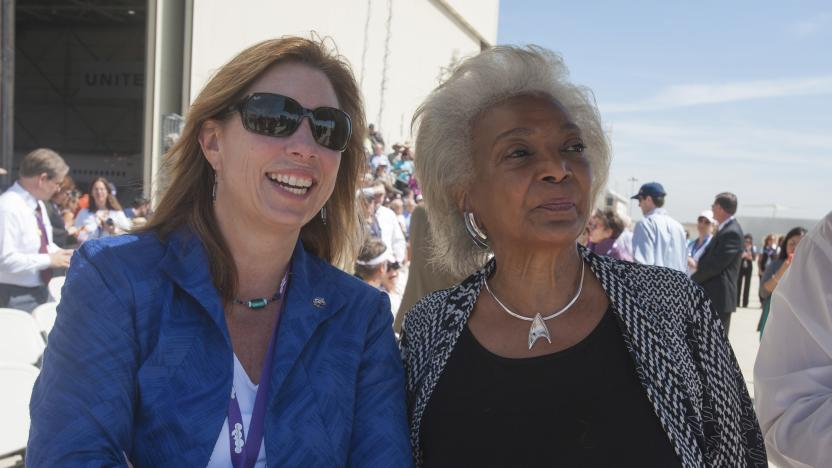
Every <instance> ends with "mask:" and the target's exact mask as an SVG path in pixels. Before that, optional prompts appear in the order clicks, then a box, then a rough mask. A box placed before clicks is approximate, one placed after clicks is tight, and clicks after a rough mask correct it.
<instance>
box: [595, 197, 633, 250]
mask: <svg viewBox="0 0 832 468" xmlns="http://www.w3.org/2000/svg"><path fill="white" fill-rule="evenodd" d="M588 227H589V244H588V245H587V248H589V250H590V251H592V252H595V253H597V254H598V255H606V256H608V257H612V258H617V259H618V260H626V261H628V262H632V261H633V257H632V256H630V254H629V253H627V249H625V248H624V246H623V245H621V244H619V242H618V238H619V237H620V236H621V233H623V232H624V228H625V227H626V225H625V224H624V220H623V219H621V216H619V215H618V213H616V212H615V211H613V210H611V209H606V210H595V214H593V215H592V218H590V221H589V226H588Z"/></svg>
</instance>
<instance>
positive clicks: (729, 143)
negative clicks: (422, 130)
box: [497, 0, 832, 221]
mask: <svg viewBox="0 0 832 468" xmlns="http://www.w3.org/2000/svg"><path fill="white" fill-rule="evenodd" d="M497 42H498V43H500V44H528V43H534V44H539V45H541V46H544V47H547V48H549V49H552V50H554V51H556V52H558V53H560V54H561V55H562V56H563V58H564V61H565V62H566V64H567V66H568V67H569V69H570V71H571V78H572V80H573V81H574V82H576V83H580V84H583V85H586V86H589V87H590V88H591V89H592V90H593V91H594V93H595V97H596V100H597V102H598V106H599V108H600V110H601V114H602V116H603V117H604V120H605V125H606V126H607V128H608V129H609V130H610V136H611V140H612V143H613V149H614V153H613V163H612V168H611V172H610V183H609V188H611V189H613V190H615V191H616V192H618V193H620V194H622V195H626V196H629V195H630V191H631V189H630V187H631V182H630V181H629V180H628V179H630V178H631V177H635V178H637V179H638V182H637V184H636V185H640V184H641V183H644V182H649V181H653V180H656V181H659V182H661V183H662V184H663V185H664V187H665V189H666V190H667V192H668V196H667V206H666V207H667V208H668V210H669V211H670V213H671V215H673V216H674V217H676V218H677V219H679V220H680V221H694V220H695V219H696V216H697V214H698V213H699V212H700V211H701V210H703V209H705V208H708V207H709V206H710V204H711V202H712V201H713V196H714V195H715V194H716V193H718V192H721V191H732V192H734V193H736V194H737V196H738V198H739V201H740V212H739V213H738V214H739V215H748V216H771V215H772V214H773V213H774V212H775V210H774V208H773V205H777V209H776V215H777V217H778V218H814V219H817V218H821V217H822V216H823V215H825V214H826V213H827V212H829V211H830V210H832V2H829V1H820V0H818V1H786V0H783V1H779V2H776V1H772V0H765V1H731V2H725V1H721V2H719V1H711V0H706V1H699V2H668V1H634V2H622V1H587V2H575V1H564V0H546V1H539V0H522V1H521V0H501V2H500V17H499V31H498V37H497ZM633 216H634V218H636V219H638V218H639V217H640V212H639V210H638V208H637V207H635V206H634V207H633Z"/></svg>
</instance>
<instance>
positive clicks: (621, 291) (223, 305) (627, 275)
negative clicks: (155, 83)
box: [0, 37, 832, 467]
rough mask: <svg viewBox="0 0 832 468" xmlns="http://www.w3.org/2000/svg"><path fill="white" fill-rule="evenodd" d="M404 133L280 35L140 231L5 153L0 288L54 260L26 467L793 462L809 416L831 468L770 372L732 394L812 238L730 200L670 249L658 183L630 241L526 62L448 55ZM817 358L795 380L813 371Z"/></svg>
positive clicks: (128, 219)
mask: <svg viewBox="0 0 832 468" xmlns="http://www.w3.org/2000/svg"><path fill="white" fill-rule="evenodd" d="M414 122H415V123H416V125H415V128H416V129H417V137H416V142H415V145H414V144H412V143H411V142H402V143H395V144H393V145H391V146H390V148H389V150H388V147H387V143H386V142H385V139H384V137H383V135H382V134H381V132H380V130H379V129H376V128H375V126H374V125H373V124H367V122H366V120H365V117H364V113H363V111H362V109H361V98H360V90H359V88H358V85H357V83H356V81H355V79H354V77H353V76H352V73H351V72H350V69H349V66H348V65H347V64H346V63H345V62H344V61H343V59H342V58H341V57H339V56H337V54H335V53H334V52H333V51H332V50H330V49H328V47H327V46H326V45H325V44H323V43H321V42H318V41H315V40H308V39H302V38H296V37H286V38H281V39H275V40H270V41H265V42H262V43H260V44H256V45H254V46H252V47H250V48H248V49H246V50H244V51H242V52H241V53H240V54H239V55H238V56H236V57H235V58H233V59H232V60H231V61H230V62H229V63H228V64H226V65H225V66H223V67H221V68H220V69H219V70H218V71H217V72H216V74H215V75H213V76H212V78H211V79H210V80H209V82H208V84H207V85H206V86H205V88H204V89H203V90H202V91H201V92H200V93H199V95H198V96H197V97H196V99H195V100H194V102H193V104H192V106H191V110H190V112H189V114H188V117H187V119H186V124H185V128H184V130H183V132H182V136H181V138H180V139H179V140H178V141H177V142H176V143H175V144H174V145H173V147H172V148H171V149H170V150H169V153H168V154H167V156H166V157H167V158H169V161H170V163H171V164H170V165H169V167H170V169H171V174H170V175H171V177H172V178H173V179H174V180H177V181H179V183H178V184H173V185H171V186H170V187H169V188H168V189H167V190H166V191H165V193H164V194H163V195H162V196H161V197H160V199H159V200H158V205H157V206H156V210H155V213H154V214H153V215H152V216H151V214H150V213H149V212H148V211H147V208H146V200H141V201H142V202H144V204H142V203H138V202H137V203H138V205H139V206H136V207H135V208H134V209H133V210H131V211H130V212H127V210H123V209H122V206H121V205H120V203H119V202H118V200H117V198H116V196H115V195H116V193H115V189H114V187H112V186H111V184H109V183H108V182H107V181H106V180H104V179H96V180H94V181H92V183H91V184H90V190H89V193H88V194H87V195H86V201H83V200H84V199H83V197H80V196H78V195H79V194H78V192H77V191H76V190H75V187H74V186H73V185H72V182H71V181H70V180H69V179H68V172H69V168H68V167H67V165H66V163H65V162H64V161H63V160H62V159H61V158H60V156H59V155H58V154H57V153H55V152H54V151H51V150H36V151H33V152H32V153H30V154H29V155H27V156H26V157H25V158H24V160H23V163H22V164H21V170H20V175H19V178H18V182H17V183H16V184H15V185H14V186H13V187H12V188H10V189H9V190H8V191H7V192H6V193H4V194H3V195H2V196H0V229H2V234H3V238H2V239H0V241H2V243H0V275H2V276H0V280H2V282H3V283H6V284H3V285H2V286H1V287H0V292H2V293H3V294H7V295H15V294H18V293H26V294H33V293H35V292H37V291H39V288H41V287H42V286H43V285H44V284H45V281H47V279H46V278H45V276H44V275H42V273H43V272H47V271H51V269H53V268H65V267H66V266H67V265H68V264H69V256H70V255H71V254H72V252H73V249H74V250H75V254H74V256H73V260H72V266H71V268H70V269H69V271H68V273H67V274H68V278H67V282H66V286H65V288H64V291H63V293H62V299H61V304H60V306H59V309H58V310H59V313H58V319H57V322H56V324H55V327H54V329H53V330H52V332H51V334H50V337H49V346H48V347H47V349H46V354H45V358H44V360H43V367H42V371H41V374H40V377H39V379H38V382H37V384H36V385H35V389H34V393H33V396H32V403H31V406H30V408H31V417H32V424H31V430H30V436H29V447H28V451H27V454H26V456H27V463H29V464H31V466H54V465H61V464H85V463H87V464H88V463H90V462H91V461H94V462H96V463H101V464H107V465H113V466H126V465H128V464H132V465H133V466H157V465H168V466H174V465H175V466H209V467H219V466H265V465H266V462H268V464H269V465H271V466H347V465H349V466H373V467H374V466H379V467H381V466H384V467H387V466H395V467H400V466H401V467H409V466H418V467H438V466H561V465H563V466H662V467H670V466H732V467H733V466H766V464H767V454H766V450H767V449H768V450H769V453H772V452H773V453H774V454H775V455H774V457H776V459H777V460H778V461H781V462H783V460H786V462H785V463H788V461H789V460H798V459H800V457H799V454H798V455H795V453H794V451H793V450H792V449H790V448H788V447H786V445H781V444H785V443H786V442H785V441H786V439H787V438H790V439H798V438H797V437H794V434H795V433H793V432H791V430H792V429H794V428H797V429H798V430H802V429H803V428H804V427H803V426H802V424H803V422H802V420H801V418H800V416H802V415H803V416H805V414H806V413H807V412H808V413H811V412H812V411H814V410H815V409H817V408H819V407H824V406H825V407H826V410H825V412H824V415H825V416H824V415H821V416H818V417H816V418H815V419H813V421H812V424H813V427H814V428H816V429H817V428H820V429H821V432H822V433H823V437H825V439H824V438H823V437H821V438H817V437H816V439H815V443H814V444H813V441H812V440H810V439H811V437H810V436H807V435H805V434H804V433H803V432H800V434H801V437H799V440H798V441H797V442H796V443H797V444H798V445H799V446H800V447H801V450H804V451H805V452H806V453H809V454H811V456H813V457H814V458H812V459H811V462H812V463H806V464H807V465H810V466H824V462H830V461H832V459H830V458H829V457H830V454H829V453H826V452H824V451H823V450H822V449H816V448H815V446H819V445H822V444H823V441H824V440H827V441H828V440H829V437H830V434H832V433H831V432H829V431H830V430H832V429H830V428H832V425H830V424H829V421H830V420H832V417H830V414H829V411H828V408H829V400H828V398H829V397H828V395H827V396H823V395H820V396H818V398H817V399H816V400H814V403H813V404H806V398H801V397H805V395H801V394H800V391H797V390H795V391H792V392H786V393H789V395H791V396H793V397H794V400H795V401H798V402H799V403H800V405H802V406H801V408H800V409H799V410H798V411H796V413H795V414H789V413H788V412H789V408H788V407H786V408H785V409H784V407H783V405H784V403H783V402H784V399H783V398H782V395H783V394H784V392H783V391H782V388H783V386H788V382H786V380H787V376H788V373H789V372H797V371H796V370H795V368H797V367H800V366H799V365H798V364H796V360H795V359H791V360H789V359H780V360H779V361H778V360H777V358H779V357H780V355H777V356H774V357H770V358H769V361H767V362H766V363H764V364H765V365H759V363H758V368H760V369H761V372H763V373H764V374H765V375H766V377H765V379H767V380H766V382H767V385H768V387H766V390H765V391H764V392H763V393H762V394H761V395H760V396H761V398H762V397H763V395H765V396H766V397H768V399H765V400H761V399H758V401H756V402H752V400H751V398H750V396H749V393H748V390H747V387H746V383H745V381H744V379H743V378H742V374H741V371H740V369H739V365H738V363H737V361H736V358H735V356H734V353H733V352H732V350H731V347H730V345H729V342H728V339H727V333H728V330H729V327H730V321H731V314H732V313H733V312H734V311H735V310H736V309H737V307H738V306H739V305H742V306H746V305H747V303H748V295H749V292H748V289H749V284H750V282H749V281H750V279H749V278H750V275H751V274H753V267H754V264H755V262H757V265H758V272H759V274H760V275H761V278H760V291H759V294H760V296H761V297H763V298H767V297H770V296H773V299H771V300H768V301H765V302H764V316H763V317H761V326H760V329H761V330H762V329H763V326H765V325H766V322H767V319H766V316H765V314H766V313H767V314H768V315H770V318H769V319H768V322H769V325H768V327H773V328H775V330H772V331H771V333H772V334H773V335H774V337H771V338H769V337H768V333H769V332H767V333H766V335H764V338H763V347H766V346H767V345H768V341H771V342H774V340H776V339H780V340H783V339H784V338H783V337H784V332H783V331H782V327H784V326H789V327H791V328H793V329H798V328H801V324H802V323H803V322H801V319H800V318H797V317H798V316H799V314H800V313H801V311H800V310H798V309H802V306H799V304H798V302H797V301H794V300H792V301H788V305H789V306H790V307H792V308H793V310H791V313H792V315H793V318H792V319H791V320H787V318H780V316H779V314H780V311H779V310H777V307H778V306H780V307H783V304H784V303H786V302H787V301H786V299H785V298H782V299H781V298H780V297H779V294H781V293H782V294H783V295H784V296H785V295H786V294H790V295H796V296H798V297H799V296H800V294H801V288H802V287H803V284H801V283H799V282H797V281H796V280H795V279H794V277H795V276H797V273H794V272H793V271H790V270H793V269H795V266H793V265H798V264H800V268H808V267H807V264H809V263H810V262H807V260H806V259H805V255H806V254H805V252H806V249H804V248H803V247H802V246H800V247H799V245H798V244H799V243H800V242H801V239H803V238H804V237H807V238H809V239H812V240H811V241H810V242H811V245H812V246H813V247H812V248H814V249H816V250H818V251H820V252H821V254H818V255H817V257H816V262H817V265H815V264H812V265H810V266H811V267H812V268H818V269H823V268H827V269H828V266H829V265H828V264H829V262H828V260H829V259H830V258H832V246H829V241H828V238H829V231H832V227H829V223H830V222H832V221H829V222H825V223H822V225H823V226H825V227H822V228H818V229H820V231H818V229H816V230H815V231H813V233H812V234H809V235H807V233H806V231H805V230H803V229H801V228H796V229H793V230H792V231H790V232H789V233H788V234H786V235H785V236H784V237H782V239H781V240H780V239H777V238H776V236H773V235H772V236H769V237H767V238H766V241H765V245H764V246H763V248H761V249H755V247H754V243H753V239H751V238H750V236H746V235H744V233H743V231H742V227H741V226H740V223H739V221H738V220H737V218H736V214H737V211H738V206H739V203H738V199H737V196H736V195H735V194H733V193H730V192H722V193H719V194H716V195H715V196H714V199H713V203H712V204H711V206H710V208H709V209H708V210H704V211H703V212H702V213H701V214H700V216H699V217H698V219H697V227H696V238H695V239H690V240H689V239H688V236H687V233H686V232H685V229H684V227H683V226H682V225H681V224H680V223H679V222H678V221H677V220H675V219H673V218H672V217H671V216H670V215H669V213H668V212H667V210H666V209H665V208H664V206H665V202H666V198H667V195H668V193H667V192H666V190H665V188H664V186H663V185H662V184H660V183H657V182H651V183H647V184H644V185H643V186H642V187H640V189H639V191H638V193H636V194H634V195H633V196H632V198H633V199H634V200H636V201H637V203H638V206H639V208H640V209H641V211H642V213H643V215H644V216H643V219H641V220H640V221H639V222H637V223H636V224H635V225H633V226H631V223H630V221H629V220H628V219H627V218H626V217H624V216H623V215H622V214H620V213H618V212H616V211H614V210H609V209H606V210H599V209H596V208H595V206H596V200H599V199H600V198H601V197H600V194H601V193H602V191H603V189H604V187H605V184H606V180H607V176H608V171H609V166H610V161H611V150H610V142H609V140H608V137H607V134H606V133H605V131H604V125H603V123H602V121H601V117H600V113H599V111H598V109H597V108H596V105H595V101H594V99H593V97H592V96H591V94H590V93H589V91H588V90H587V89H586V88H584V87H581V86H577V85H575V84H573V83H572V82H570V81H569V80H568V71H567V68H566V65H565V64H564V62H563V60H562V58H561V57H559V56H557V55H556V54H554V53H552V52H550V51H547V50H545V49H542V48H539V47H535V46H529V47H513V46H498V47H494V48H491V49H488V50H485V51H483V52H481V53H480V54H478V55H476V56H474V57H471V58H468V59H466V60H464V61H462V62H461V63H460V64H459V65H458V67H457V68H456V69H455V70H454V71H453V73H451V75H450V77H449V78H448V80H447V81H446V82H445V83H443V84H442V85H440V86H439V87H437V88H436V89H435V90H433V91H432V92H431V93H430V94H429V95H428V96H427V98H426V99H425V101H424V102H423V104H422V106H420V108H419V110H418V111H417V115H416V116H415V119H414ZM416 150H418V153H416ZM48 205H51V209H52V210H53V211H54V213H55V214H54V216H48V217H46V216H43V215H42V213H43V211H47V212H48V210H49V209H50V207H49V206H48ZM61 229H62V231H61ZM824 236H825V237H824ZM58 238H60V239H62V240H61V242H62V243H63V245H64V247H60V246H59V245H58V244H57V241H56V239H58ZM92 239H96V240H95V241H92V242H90V240H92ZM824 239H827V240H824ZM824 242H826V243H824ZM824 252H825V253H824ZM801 255H803V256H801ZM823 255H826V256H827V258H826V262H825V263H824V261H822V260H823V258H824V257H823ZM817 258H820V260H817ZM801 262H803V263H801ZM824 274H827V275H828V274H829V271H826V273H824ZM14 278H19V280H18V281H17V283H15V282H14V281H11V279H14ZM826 278H827V279H828V276H826ZM781 282H782V283H784V284H779V283H781ZM804 284H806V283H804ZM823 284H824V283H823V281H817V280H816V281H814V282H812V284H811V286H812V287H814V288H815V289H817V290H818V291H820V289H822V288H823ZM786 285H788V286H789V288H788V290H787V291H784V289H785V286H786ZM12 286H14V287H12ZM18 288H19V289H18ZM812 291H815V290H812ZM813 294H814V295H812V296H811V297H812V298H813V299H815V300H816V301H815V302H814V303H812V305H811V307H815V308H820V307H822V303H823V299H820V300H818V297H821V298H822V297H826V302H827V304H826V306H828V294H827V295H826V296H823V294H824V293H822V292H821V293H817V291H815V293H813ZM0 299H2V296H0ZM767 303H768V305H766V304H767ZM807 303H808V302H807ZM784 314H785V315H789V314H786V313H785V312H784ZM823 320H824V319H823V318H819V319H818V322H820V323H821V324H823V323H824V322H823ZM830 324H832V319H829V320H827V321H826V322H825V326H826V327H827V328H829V329H830V330H832V326H830ZM804 331H805V330H804ZM814 333H815V331H814V330H813V329H812V330H809V331H808V334H814ZM829 333H832V331H830V332H829ZM813 336H814V335H813ZM827 336H828V335H827ZM808 341H811V340H807V342H808ZM810 344H811V343H809V344H805V346H806V347H807V349H808V347H809V345H810ZM827 345H828V342H826V343H820V344H818V345H817V346H815V347H814V348H812V350H811V351H812V352H813V353H814V356H821V357H820V358H818V359H820V360H821V361H823V360H824V359H826V361H824V362H825V364H824V363H823V362H821V364H818V361H817V360H816V361H814V362H813V365H814V366H817V367H818V368H820V370H815V369H812V370H808V371H806V372H805V373H804V374H805V376H806V380H807V381H809V380H811V379H812V378H813V377H812V376H814V379H815V380H814V382H815V385H814V386H810V385H808V384H806V385H804V386H802V387H801V389H805V388H809V387H812V389H813V391H815V392H816V393H822V392H823V391H824V388H823V387H824V383H823V382H828V381H829V380H830V379H832V372H829V371H828V369H829V368H832V364H830V362H832V359H827V358H829V357H830V356H832V353H830V352H829V348H828V346H827ZM769 346H770V345H769ZM780 346H781V347H782V346H784V345H782V344H780ZM767 349H768V348H767ZM778 351H782V350H774V351H769V353H768V354H772V353H776V352H778ZM824 353H825V354H824ZM824 366H825V367H824ZM761 375H762V374H761ZM819 375H820V376H822V378H820V377H818V376H819ZM824 379H825V380H824ZM828 388H832V386H827V387H826V391H827V393H828ZM824 398H825V399H824ZM755 404H757V405H758V406H757V407H756V408H755V406H754V405H755ZM761 407H763V408H765V409H766V411H765V412H764V413H761V414H762V415H763V417H761V420H760V421H758V417H757V414H758V412H759V411H760V408H761ZM755 410H756V411H755ZM784 414H786V415H787V416H789V417H788V418H783V417H782V416H783V415H784ZM814 416H816V415H814ZM760 422H762V423H763V428H762V430H761V427H760ZM775 430H776V431H777V433H776V434H775V433H773V432H771V431H775ZM823 431H826V432H825V433H824V432H823ZM804 432H807V433H808V431H804ZM78 434H81V435H82V436H83V444H79V439H78V436H77V435H78ZM782 434H786V435H787V436H789V437H780V436H779V435H782ZM764 439H765V441H764ZM530 447H531V448H540V449H538V450H535V449H531V450H530ZM826 464H828V463H826ZM784 466H791V465H788V464H784ZM794 466H803V465H799V464H797V463H795V464H794Z"/></svg>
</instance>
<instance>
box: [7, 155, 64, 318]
mask: <svg viewBox="0 0 832 468" xmlns="http://www.w3.org/2000/svg"><path fill="white" fill-rule="evenodd" d="M68 172H69V166H67V165H66V163H65V162H64V160H63V158H61V157H60V156H59V155H58V153H56V152H54V151H52V150H49V149H45V148H40V149H36V150H34V151H32V152H31V153H29V154H27V155H26V156H25V157H24V158H23V161H21V163H20V173H19V176H18V179H17V182H15V183H14V185H12V186H11V187H10V188H9V189H8V190H6V191H5V192H4V193H3V194H2V195H0V307H9V306H10V305H11V306H12V307H14V308H18V309H23V310H27V311H31V310H32V309H33V308H34V307H35V306H37V305H38V304H42V303H44V302H46V300H47V299H48V294H49V293H48V292H47V290H46V284H47V283H48V281H49V279H50V278H51V273H52V268H66V267H68V266H69V259H70V257H71V256H72V251H71V250H64V249H61V248H59V247H58V246H57V245H55V243H54V242H53V241H52V223H50V221H49V216H48V215H47V214H46V206H45V205H44V203H43V202H45V201H47V200H49V199H50V198H52V196H53V195H55V193H56V192H57V191H58V190H59V189H60V187H61V182H62V181H63V179H64V177H66V175H67V173H68Z"/></svg>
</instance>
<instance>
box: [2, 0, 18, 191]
mask: <svg viewBox="0 0 832 468" xmlns="http://www.w3.org/2000/svg"><path fill="white" fill-rule="evenodd" d="M0 2H2V3H0V167H2V168H4V169H6V170H7V171H9V175H5V176H0V180H2V182H3V185H9V184H10V183H11V180H13V175H12V174H11V173H12V164H13V162H14V6H15V0H0Z"/></svg>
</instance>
